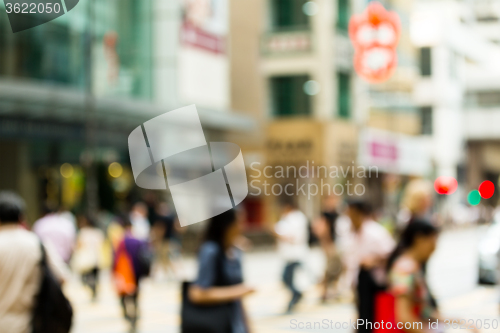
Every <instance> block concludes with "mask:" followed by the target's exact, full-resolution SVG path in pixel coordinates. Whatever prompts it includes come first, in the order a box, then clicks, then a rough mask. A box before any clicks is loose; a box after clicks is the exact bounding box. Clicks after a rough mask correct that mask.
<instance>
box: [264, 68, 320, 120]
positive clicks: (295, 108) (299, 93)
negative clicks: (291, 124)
mask: <svg viewBox="0 0 500 333" xmlns="http://www.w3.org/2000/svg"><path fill="white" fill-rule="evenodd" d="M308 80H309V77H308V76H307V75H300V76H279V77H273V78H271V99H272V108H273V114H274V115H275V116H277V117H286V116H299V115H309V114H311V101H310V99H311V98H310V96H309V95H307V94H306V93H305V92H304V84H305V83H306V82H307V81H308Z"/></svg>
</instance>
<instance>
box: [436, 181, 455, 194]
mask: <svg viewBox="0 0 500 333" xmlns="http://www.w3.org/2000/svg"><path fill="white" fill-rule="evenodd" d="M457 188H458V182H457V180H456V179H455V178H453V177H446V176H440V177H437V178H436V180H435V181H434V189H435V190H436V192H437V193H439V194H447V195H450V194H453V193H455V191H456V190H457Z"/></svg>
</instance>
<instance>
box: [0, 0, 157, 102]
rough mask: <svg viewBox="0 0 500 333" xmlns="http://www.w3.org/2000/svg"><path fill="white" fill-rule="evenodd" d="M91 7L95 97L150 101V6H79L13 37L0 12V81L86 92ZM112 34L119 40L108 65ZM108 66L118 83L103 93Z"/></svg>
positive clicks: (122, 2)
mask: <svg viewBox="0 0 500 333" xmlns="http://www.w3.org/2000/svg"><path fill="white" fill-rule="evenodd" d="M90 4H93V5H94V9H93V11H94V13H95V19H94V27H93V32H94V44H93V58H92V61H93V68H94V71H93V72H92V74H93V84H94V89H95V90H99V92H96V94H98V95H120V96H123V95H125V96H133V97H138V98H145V99H149V98H150V97H151V91H152V89H151V82H152V79H151V75H152V74H151V20H149V19H147V17H148V16H147V14H148V13H149V12H150V5H151V2H150V1H138V0H119V1H111V0H110V1H104V2H103V1H101V2H99V1H90V2H82V1H81V2H80V3H79V5H78V6H76V7H75V8H74V9H73V10H72V11H71V12H69V13H68V14H65V15H63V16H61V17H59V18H57V19H55V20H53V21H51V22H48V23H45V24H43V25H40V26H38V27H36V28H34V29H28V30H25V31H21V32H18V33H15V34H13V33H12V29H11V27H10V25H9V20H8V17H7V14H6V13H5V11H0V45H1V47H0V76H3V77H15V78H25V79H34V80H39V81H44V82H51V83H55V84H61V85H64V86H67V87H73V88H78V89H84V88H85V79H86V75H85V70H86V69H85V66H86V63H85V56H86V47H87V41H88V38H87V37H86V36H87V35H88V25H89V24H88V22H89V16H88V15H89V10H88V6H89V5H90ZM25 19H26V20H34V19H35V18H31V17H26V18H25ZM110 33H116V35H117V38H116V43H115V45H113V52H114V51H116V55H117V57H116V61H114V63H113V64H112V65H111V61H110V57H109V55H108V54H107V53H106V52H107V51H109V50H108V49H105V48H106V46H105V44H106V43H105V40H104V39H105V36H106V35H107V34H108V35H109V34H110ZM111 66H116V67H117V70H116V71H117V72H118V73H117V75H116V77H117V78H116V79H115V80H114V81H113V80H111V79H110V80H109V81H110V83H109V86H112V87H111V88H109V87H108V88H107V89H101V87H102V86H103V83H102V82H103V81H108V76H107V73H106V70H103V68H110V67H111ZM108 71H109V72H111V70H108ZM103 73H104V74H103ZM106 84H108V83H107V82H106ZM96 86H99V87H98V88H96ZM101 92H102V93H101Z"/></svg>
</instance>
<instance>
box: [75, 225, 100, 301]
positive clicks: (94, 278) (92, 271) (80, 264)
mask: <svg viewBox="0 0 500 333" xmlns="http://www.w3.org/2000/svg"><path fill="white" fill-rule="evenodd" d="M78 226H79V228H80V230H79V232H78V236H77V240H76V249H75V253H74V255H73V258H72V265H73V267H74V269H75V270H76V271H77V272H79V273H80V274H81V276H82V282H83V284H84V285H85V286H87V287H88V288H89V289H90V290H91V292H92V300H94V301H95V300H96V299H97V284H98V282H99V269H100V264H101V260H102V258H101V256H102V253H103V246H104V239H105V237H104V233H103V232H102V230H101V229H99V228H97V226H96V225H95V222H94V221H93V220H92V219H91V218H90V217H88V216H83V215H81V216H79V217H78Z"/></svg>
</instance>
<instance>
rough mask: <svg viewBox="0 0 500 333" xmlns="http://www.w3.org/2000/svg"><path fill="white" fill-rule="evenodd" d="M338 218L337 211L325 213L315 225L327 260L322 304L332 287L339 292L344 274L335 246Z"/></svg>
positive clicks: (314, 228)
mask: <svg viewBox="0 0 500 333" xmlns="http://www.w3.org/2000/svg"><path fill="white" fill-rule="evenodd" d="M338 216H339V215H338V213H336V212H335V211H333V212H323V213H321V215H320V216H319V217H318V218H317V219H316V220H315V221H314V223H313V232H314V233H315V234H316V237H318V239H319V242H320V245H321V249H322V250H323V252H324V254H325V258H326V267H325V275H324V277H323V281H322V285H323V293H322V296H321V300H322V302H326V301H327V299H328V291H329V289H330V287H331V286H332V285H333V287H334V290H335V291H337V282H338V280H339V277H340V275H341V274H342V266H343V265H342V260H341V258H340V254H339V251H338V249H337V246H336V244H335V239H336V232H335V230H336V228H335V223H336V221H337V218H338Z"/></svg>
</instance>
